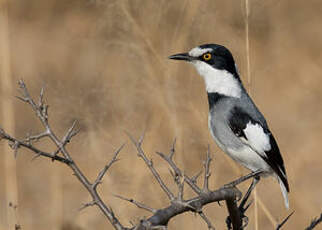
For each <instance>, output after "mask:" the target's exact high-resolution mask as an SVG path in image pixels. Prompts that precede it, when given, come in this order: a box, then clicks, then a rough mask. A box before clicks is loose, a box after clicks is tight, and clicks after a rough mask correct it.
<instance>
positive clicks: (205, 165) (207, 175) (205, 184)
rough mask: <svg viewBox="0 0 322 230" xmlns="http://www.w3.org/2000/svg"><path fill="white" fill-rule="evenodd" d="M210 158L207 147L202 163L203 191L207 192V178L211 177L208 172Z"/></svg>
mask: <svg viewBox="0 0 322 230" xmlns="http://www.w3.org/2000/svg"><path fill="white" fill-rule="evenodd" d="M211 160H212V159H211V158H210V153H209V146H208V150H207V158H206V161H205V162H204V168H205V175H204V183H203V191H204V192H205V191H209V177H210V175H211V173H210V170H209V165H210V162H211Z"/></svg>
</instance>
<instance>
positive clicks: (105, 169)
mask: <svg viewBox="0 0 322 230" xmlns="http://www.w3.org/2000/svg"><path fill="white" fill-rule="evenodd" d="M124 146H125V144H123V145H121V147H119V148H118V149H117V150H116V151H115V153H114V155H113V158H112V160H110V162H108V163H107V164H106V165H105V167H104V168H103V169H102V170H101V171H100V173H99V174H98V176H97V178H96V180H95V182H94V183H93V185H92V186H93V188H94V189H96V187H97V186H98V185H99V184H101V183H102V180H103V177H104V175H105V174H106V172H107V170H108V169H109V168H110V167H111V166H112V164H113V163H115V162H116V161H117V160H118V159H117V155H118V154H119V153H120V152H121V150H122V149H123V147H124Z"/></svg>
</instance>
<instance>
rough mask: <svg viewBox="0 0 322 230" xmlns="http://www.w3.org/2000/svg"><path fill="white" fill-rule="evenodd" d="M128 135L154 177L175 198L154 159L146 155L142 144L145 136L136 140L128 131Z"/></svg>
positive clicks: (172, 198) (170, 197) (169, 196)
mask: <svg viewBox="0 0 322 230" xmlns="http://www.w3.org/2000/svg"><path fill="white" fill-rule="evenodd" d="M127 135H128V136H129V138H130V139H131V141H132V142H133V144H134V145H135V147H136V149H137V152H138V156H139V157H141V158H142V159H143V160H144V162H145V164H146V165H147V166H148V168H149V169H150V171H151V172H152V174H153V176H154V178H155V179H156V180H157V181H158V183H159V185H160V186H161V188H162V190H163V191H164V192H165V194H166V195H167V196H168V198H169V199H170V200H171V201H173V200H174V199H175V197H174V195H173V193H172V192H171V191H170V189H169V188H168V187H167V186H166V185H165V183H164V182H163V180H162V179H161V177H160V175H159V173H158V172H157V171H156V170H155V168H154V166H153V162H152V160H149V159H148V158H147V156H146V155H145V153H144V151H143V149H142V147H141V144H142V141H143V136H141V137H140V139H139V141H136V140H135V139H134V138H133V137H132V136H131V135H130V134H128V133H127Z"/></svg>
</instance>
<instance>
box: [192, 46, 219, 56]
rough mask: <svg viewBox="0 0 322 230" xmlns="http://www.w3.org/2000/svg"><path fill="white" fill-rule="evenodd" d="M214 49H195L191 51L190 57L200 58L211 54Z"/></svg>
mask: <svg viewBox="0 0 322 230" xmlns="http://www.w3.org/2000/svg"><path fill="white" fill-rule="evenodd" d="M211 51H213V49H211V48H204V49H201V48H200V47H196V48H193V49H192V50H190V51H189V55H190V56H192V57H199V56H201V55H203V54H204V53H207V52H211Z"/></svg>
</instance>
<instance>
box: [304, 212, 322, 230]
mask: <svg viewBox="0 0 322 230" xmlns="http://www.w3.org/2000/svg"><path fill="white" fill-rule="evenodd" d="M321 222H322V213H321V214H320V216H319V217H317V218H314V219H313V220H312V221H311V224H310V226H308V227H307V228H306V229H305V230H312V229H314V228H315V227H316V226H317V225H318V224H320V223H321Z"/></svg>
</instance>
